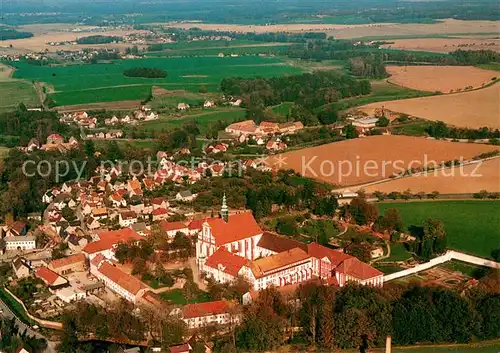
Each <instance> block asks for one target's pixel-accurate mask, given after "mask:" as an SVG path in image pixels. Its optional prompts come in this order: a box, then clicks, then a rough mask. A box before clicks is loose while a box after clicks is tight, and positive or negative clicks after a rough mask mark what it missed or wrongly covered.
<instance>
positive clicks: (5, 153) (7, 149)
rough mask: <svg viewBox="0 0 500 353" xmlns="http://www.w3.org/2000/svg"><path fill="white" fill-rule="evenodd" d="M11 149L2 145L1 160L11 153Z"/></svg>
mask: <svg viewBox="0 0 500 353" xmlns="http://www.w3.org/2000/svg"><path fill="white" fill-rule="evenodd" d="M9 151H10V148H7V147H3V146H0V160H1V159H4V158H5V157H6V156H7V154H8V153H9Z"/></svg>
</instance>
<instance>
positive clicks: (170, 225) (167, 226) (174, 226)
mask: <svg viewBox="0 0 500 353" xmlns="http://www.w3.org/2000/svg"><path fill="white" fill-rule="evenodd" d="M160 227H161V228H162V229H163V230H164V231H165V232H171V231H173V230H181V229H186V228H187V226H186V225H185V224H184V223H183V222H167V221H161V222H160Z"/></svg>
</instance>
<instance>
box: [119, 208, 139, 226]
mask: <svg viewBox="0 0 500 353" xmlns="http://www.w3.org/2000/svg"><path fill="white" fill-rule="evenodd" d="M118 217H119V218H118V223H119V224H120V227H122V228H125V227H129V226H131V225H132V224H134V223H136V222H137V214H136V213H135V212H134V211H125V212H120V215H119V216H118Z"/></svg>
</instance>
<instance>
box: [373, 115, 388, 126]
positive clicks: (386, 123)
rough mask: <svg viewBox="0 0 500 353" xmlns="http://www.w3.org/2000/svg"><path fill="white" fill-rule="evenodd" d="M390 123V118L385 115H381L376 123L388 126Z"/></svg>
mask: <svg viewBox="0 0 500 353" xmlns="http://www.w3.org/2000/svg"><path fill="white" fill-rule="evenodd" d="M389 123H390V120H389V119H387V118H386V117H385V116H381V117H380V118H379V119H378V121H377V122H376V125H377V126H380V127H386V126H388V125H389Z"/></svg>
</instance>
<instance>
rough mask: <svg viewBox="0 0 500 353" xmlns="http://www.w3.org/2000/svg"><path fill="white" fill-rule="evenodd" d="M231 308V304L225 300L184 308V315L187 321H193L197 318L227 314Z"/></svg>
mask: <svg viewBox="0 0 500 353" xmlns="http://www.w3.org/2000/svg"><path fill="white" fill-rule="evenodd" d="M230 307H231V305H230V303H229V302H228V301H225V300H218V301H215V302H208V303H198V304H188V305H185V306H184V307H183V308H182V314H183V316H184V318H185V319H192V318H195V317H203V316H210V315H218V314H223V313H227V312H228V310H229V308H230Z"/></svg>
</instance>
